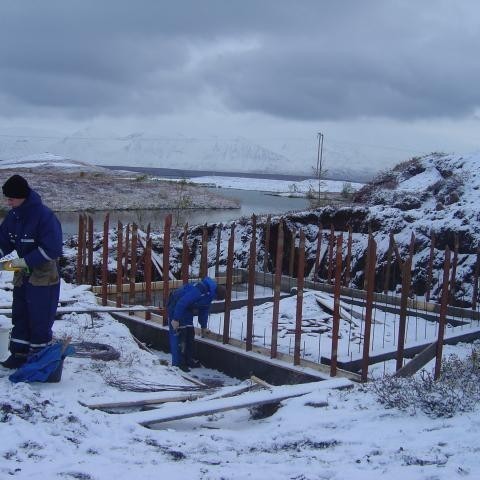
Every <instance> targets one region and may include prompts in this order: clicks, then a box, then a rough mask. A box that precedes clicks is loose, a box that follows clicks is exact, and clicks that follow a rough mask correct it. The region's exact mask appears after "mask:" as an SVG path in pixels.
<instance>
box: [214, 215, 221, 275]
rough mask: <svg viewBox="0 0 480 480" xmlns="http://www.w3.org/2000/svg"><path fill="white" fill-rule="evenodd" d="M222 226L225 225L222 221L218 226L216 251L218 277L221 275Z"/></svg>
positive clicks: (216, 273) (216, 272)
mask: <svg viewBox="0 0 480 480" xmlns="http://www.w3.org/2000/svg"><path fill="white" fill-rule="evenodd" d="M222 228H223V225H222V224H221V223H220V224H219V225H218V227H217V250H216V252H215V278H218V276H219V275H220V247H221V243H222Z"/></svg>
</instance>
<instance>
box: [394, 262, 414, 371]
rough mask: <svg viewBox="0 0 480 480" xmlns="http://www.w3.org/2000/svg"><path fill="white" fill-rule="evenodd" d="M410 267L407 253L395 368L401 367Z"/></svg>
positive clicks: (403, 271)
mask: <svg viewBox="0 0 480 480" xmlns="http://www.w3.org/2000/svg"><path fill="white" fill-rule="evenodd" d="M411 269H412V256H411V255H409V256H408V258H407V260H406V261H405V262H404V263H403V266H402V294H401V297H400V318H399V322H398V346H397V363H396V370H397V371H398V370H400V369H401V368H402V367H403V355H404V350H405V330H406V324H407V306H408V296H409V294H410V280H411Z"/></svg>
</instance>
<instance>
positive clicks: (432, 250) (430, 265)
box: [425, 230, 435, 302]
mask: <svg viewBox="0 0 480 480" xmlns="http://www.w3.org/2000/svg"><path fill="white" fill-rule="evenodd" d="M434 258H435V232H434V231H433V230H431V231H430V255H429V257H428V269H427V282H426V285H425V289H426V291H425V300H426V301H427V302H429V301H430V291H431V289H432V280H433V260H434Z"/></svg>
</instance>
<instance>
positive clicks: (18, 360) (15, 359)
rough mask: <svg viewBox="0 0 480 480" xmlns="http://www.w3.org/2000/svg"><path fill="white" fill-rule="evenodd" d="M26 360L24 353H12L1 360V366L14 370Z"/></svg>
mask: <svg viewBox="0 0 480 480" xmlns="http://www.w3.org/2000/svg"><path fill="white" fill-rule="evenodd" d="M26 361H27V354H26V353H12V354H11V355H10V356H9V357H8V358H7V359H6V360H4V361H3V362H1V365H2V367H4V368H10V369H12V370H16V369H17V368H20V367H21V366H22V365H23V364H24V363H25V362H26Z"/></svg>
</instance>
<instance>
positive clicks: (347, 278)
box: [344, 225, 353, 287]
mask: <svg viewBox="0 0 480 480" xmlns="http://www.w3.org/2000/svg"><path fill="white" fill-rule="evenodd" d="M352 244H353V234H352V226H351V225H349V226H348V240H347V257H346V259H345V277H344V278H345V280H344V285H345V287H348V285H349V284H350V278H351V276H352V272H351V268H352Z"/></svg>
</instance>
